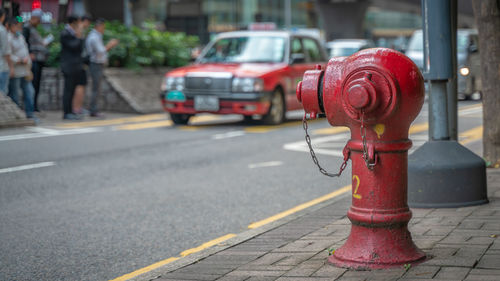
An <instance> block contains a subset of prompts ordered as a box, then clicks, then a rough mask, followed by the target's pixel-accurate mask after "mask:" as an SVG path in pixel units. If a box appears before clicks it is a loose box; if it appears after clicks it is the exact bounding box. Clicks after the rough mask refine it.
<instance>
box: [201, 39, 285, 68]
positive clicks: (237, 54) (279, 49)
mask: <svg viewBox="0 0 500 281" xmlns="http://www.w3.org/2000/svg"><path fill="white" fill-rule="evenodd" d="M284 57H285V38H283V37H277V36H276V37H272V36H268V37H267V36H247V37H232V38H221V39H219V40H217V42H215V44H213V45H212V46H211V47H210V49H209V50H208V51H207V52H206V53H205V55H204V56H203V57H202V58H200V60H199V62H201V63H213V62H222V63H244V62H282V61H283V60H284Z"/></svg>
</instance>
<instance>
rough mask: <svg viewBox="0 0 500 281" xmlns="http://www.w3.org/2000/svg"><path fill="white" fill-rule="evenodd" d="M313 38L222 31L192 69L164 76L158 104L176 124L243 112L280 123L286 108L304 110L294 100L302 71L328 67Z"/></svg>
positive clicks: (287, 33)
mask: <svg viewBox="0 0 500 281" xmlns="http://www.w3.org/2000/svg"><path fill="white" fill-rule="evenodd" d="M326 61H327V57H326V52H325V50H324V48H323V47H322V45H321V44H320V43H319V41H318V39H317V38H314V37H311V36H307V35H302V34H297V33H293V32H288V31H236V32H227V33H221V34H219V35H218V36H216V38H214V40H212V41H211V42H210V43H209V44H208V45H207V46H206V47H205V48H204V49H203V51H202V52H201V54H200V56H199V57H198V58H197V60H196V62H195V63H194V64H192V65H188V66H185V67H180V68H177V69H174V70H172V71H170V72H168V73H166V75H165V80H164V82H163V84H162V95H161V100H162V104H163V108H164V109H165V111H167V112H168V113H169V114H170V116H171V119H172V121H173V122H174V123H175V124H187V123H188V121H189V118H190V117H191V116H193V115H195V114H198V113H202V112H209V113H215V114H241V115H243V116H245V118H246V119H250V118H253V117H256V116H257V117H259V118H261V120H262V121H263V122H264V123H266V124H280V123H282V122H283V121H284V119H285V113H286V111H287V110H296V109H300V108H302V107H301V105H300V103H299V102H298V101H297V98H296V96H295V89H296V85H297V83H298V81H300V80H301V79H302V75H303V74H304V72H305V71H306V70H309V69H313V68H314V66H315V65H316V64H323V65H324V64H326Z"/></svg>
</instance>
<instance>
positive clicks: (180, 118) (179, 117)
mask: <svg viewBox="0 0 500 281" xmlns="http://www.w3.org/2000/svg"><path fill="white" fill-rule="evenodd" d="M191 116H192V115H190V114H175V113H170V119H171V120H172V122H174V124H175V125H186V124H187V123H188V122H189V118H190V117H191Z"/></svg>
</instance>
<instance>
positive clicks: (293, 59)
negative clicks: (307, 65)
mask: <svg viewBox="0 0 500 281" xmlns="http://www.w3.org/2000/svg"><path fill="white" fill-rule="evenodd" d="M304 62H306V56H304V54H292V55H291V56H290V64H296V63H304Z"/></svg>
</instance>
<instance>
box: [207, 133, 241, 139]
mask: <svg viewBox="0 0 500 281" xmlns="http://www.w3.org/2000/svg"><path fill="white" fill-rule="evenodd" d="M243 135H245V131H232V132H227V133H223V134H217V135H213V136H212V139H214V140H221V139H228V138H234V137H240V136H243Z"/></svg>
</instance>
